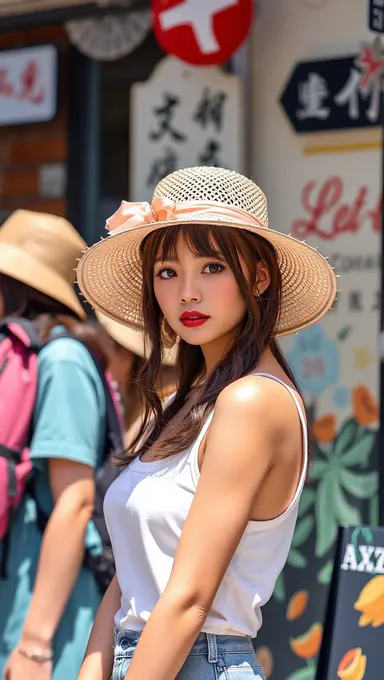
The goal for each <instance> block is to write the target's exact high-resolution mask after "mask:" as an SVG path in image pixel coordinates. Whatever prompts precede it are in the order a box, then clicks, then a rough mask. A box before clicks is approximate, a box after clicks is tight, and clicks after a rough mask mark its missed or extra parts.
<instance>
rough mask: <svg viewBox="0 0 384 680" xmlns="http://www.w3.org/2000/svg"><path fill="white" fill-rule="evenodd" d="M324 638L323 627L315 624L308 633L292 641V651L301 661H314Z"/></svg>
mask: <svg viewBox="0 0 384 680" xmlns="http://www.w3.org/2000/svg"><path fill="white" fill-rule="evenodd" d="M322 637H323V626H322V625H321V623H314V624H313V626H311V628H310V629H309V631H308V632H307V633H305V634H304V635H301V636H300V637H297V638H295V639H293V640H290V645H291V649H292V651H293V652H294V653H295V654H296V656H299V657H300V659H312V658H313V657H314V656H316V655H317V654H318V652H319V649H320V645H321V639H322Z"/></svg>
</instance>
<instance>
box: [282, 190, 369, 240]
mask: <svg viewBox="0 0 384 680" xmlns="http://www.w3.org/2000/svg"><path fill="white" fill-rule="evenodd" d="M343 191H344V186H343V182H342V180H341V179H340V177H330V178H329V179H328V180H326V182H324V184H323V185H322V186H320V189H318V190H317V188H316V183H315V182H313V181H312V182H308V184H306V185H305V186H304V188H303V191H302V195H301V204H302V206H303V209H304V211H305V212H306V214H307V215H308V217H307V218H301V219H298V220H295V221H294V222H293V225H292V235H293V236H295V237H296V238H299V239H306V238H308V237H310V236H317V237H319V238H322V239H325V240H330V239H334V238H336V237H337V236H339V235H340V234H344V233H350V234H355V233H357V232H358V231H360V229H361V228H362V227H363V226H364V224H365V222H366V221H367V220H369V221H370V222H371V225H372V229H373V231H375V232H379V231H381V210H382V199H381V197H380V199H379V201H378V204H377V206H376V207H375V208H374V209H373V210H367V197H368V187H367V186H362V187H360V188H359V189H358V192H357V194H356V197H355V199H354V200H353V201H352V202H351V203H343V202H342V197H343Z"/></svg>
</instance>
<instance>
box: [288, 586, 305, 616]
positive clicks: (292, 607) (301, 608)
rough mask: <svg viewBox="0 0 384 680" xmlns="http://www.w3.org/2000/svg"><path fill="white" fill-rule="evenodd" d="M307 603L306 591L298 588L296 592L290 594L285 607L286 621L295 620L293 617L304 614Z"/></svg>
mask: <svg viewBox="0 0 384 680" xmlns="http://www.w3.org/2000/svg"><path fill="white" fill-rule="evenodd" d="M307 604H308V591H307V590H299V591H298V592H297V593H295V594H294V595H292V597H291V599H290V600H289V602H288V607H287V619H288V621H295V619H298V618H300V616H302V614H304V612H305V610H306V608H307Z"/></svg>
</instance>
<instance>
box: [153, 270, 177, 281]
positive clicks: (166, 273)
mask: <svg viewBox="0 0 384 680" xmlns="http://www.w3.org/2000/svg"><path fill="white" fill-rule="evenodd" d="M156 276H158V277H159V278H160V279H171V278H172V277H173V276H175V272H174V270H173V269H160V271H159V272H157V274H156Z"/></svg>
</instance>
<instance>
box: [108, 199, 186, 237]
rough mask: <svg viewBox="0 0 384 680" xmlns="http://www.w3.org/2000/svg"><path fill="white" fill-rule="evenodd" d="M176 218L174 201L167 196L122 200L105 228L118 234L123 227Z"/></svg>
mask: <svg viewBox="0 0 384 680" xmlns="http://www.w3.org/2000/svg"><path fill="white" fill-rule="evenodd" d="M175 218H176V203H175V202H174V201H171V200H170V199H169V198H165V197H159V198H154V199H153V201H152V203H151V204H149V203H147V201H142V202H137V203H129V202H128V201H122V202H121V205H120V208H118V210H116V212H115V213H114V214H113V215H112V217H110V218H109V219H108V220H107V225H106V228H107V229H108V231H109V232H110V234H111V235H112V234H118V233H119V232H120V231H124V230H125V229H133V228H134V227H141V226H144V225H145V224H152V223H153V222H166V221H167V220H174V219H175Z"/></svg>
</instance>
